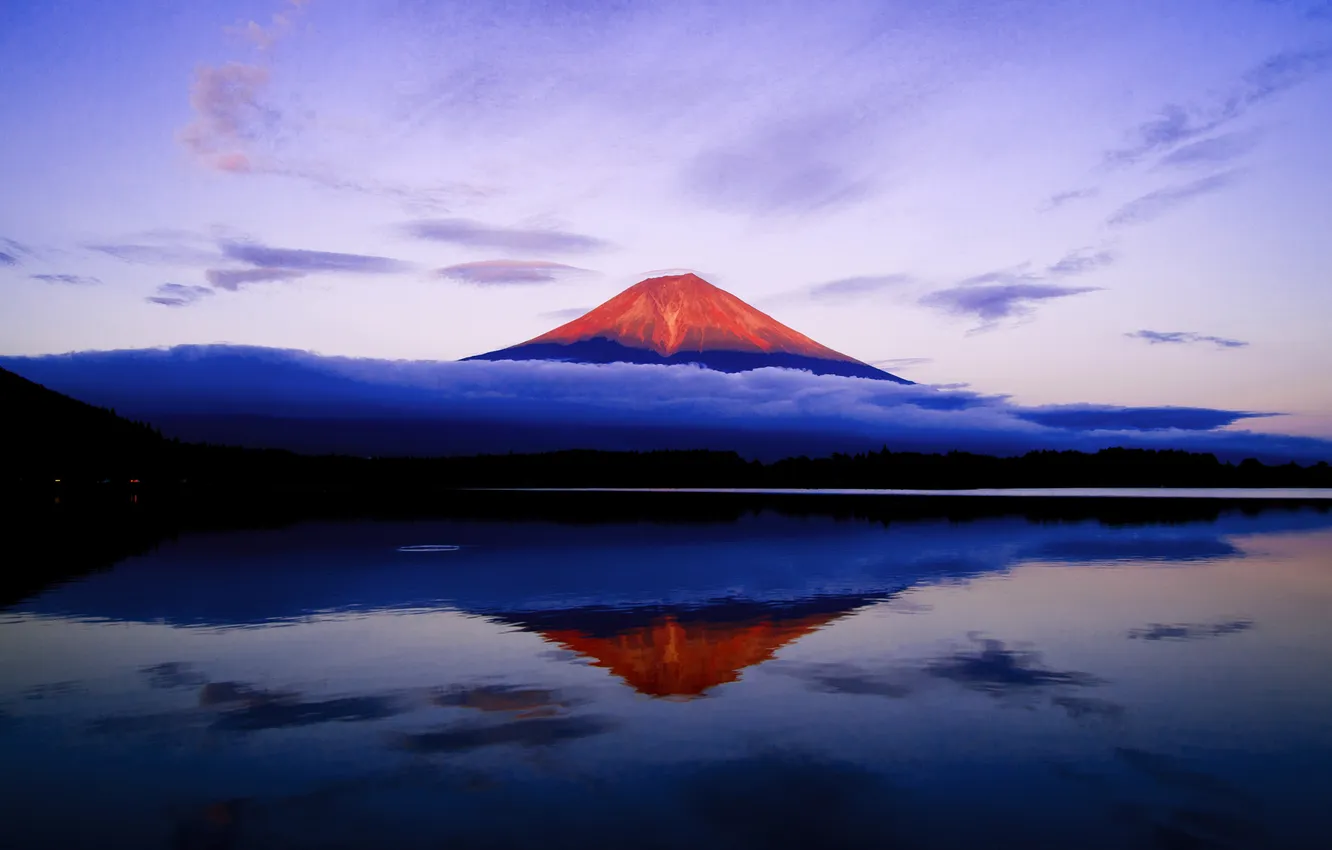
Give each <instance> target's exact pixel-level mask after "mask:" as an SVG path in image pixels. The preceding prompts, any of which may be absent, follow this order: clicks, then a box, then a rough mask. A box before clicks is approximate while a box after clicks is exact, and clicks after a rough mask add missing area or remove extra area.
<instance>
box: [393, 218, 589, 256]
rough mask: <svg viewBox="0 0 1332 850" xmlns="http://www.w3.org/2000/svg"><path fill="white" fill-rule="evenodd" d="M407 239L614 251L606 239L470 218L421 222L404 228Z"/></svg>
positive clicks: (480, 245)
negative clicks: (496, 223)
mask: <svg viewBox="0 0 1332 850" xmlns="http://www.w3.org/2000/svg"><path fill="white" fill-rule="evenodd" d="M403 230H404V231H405V232H406V233H407V235H409V236H411V237H413V238H416V239H421V240H424V241H427V242H445V243H449V244H452V245H462V246H466V247H468V248H495V249H499V250H505V251H523V252H540V253H548V254H576V253H585V252H590V251H602V250H606V249H608V248H610V247H611V244H610V243H609V242H607V241H606V240H604V239H598V238H597V237H595V236H587V235H585V234H582V233H569V232H567V231H563V230H553V229H540V228H524V227H502V226H497V225H488V224H483V223H481V222H478V221H473V220H471V219H466V218H437V219H419V220H417V221H412V222H408V223H407V224H406V225H404V226H403Z"/></svg>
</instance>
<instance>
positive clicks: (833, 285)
mask: <svg viewBox="0 0 1332 850" xmlns="http://www.w3.org/2000/svg"><path fill="white" fill-rule="evenodd" d="M914 280H915V278H913V277H911V275H906V274H886V275H865V276H861V277H845V278H842V279H840V280H832V281H829V282H827V283H820V284H816V285H814V286H811V287H810V288H809V295H810V297H811V298H845V297H849V296H856V295H868V294H870V293H874V292H880V291H882V290H884V289H889V288H891V287H895V286H900V285H902V284H907V283H911V282H913V281H914Z"/></svg>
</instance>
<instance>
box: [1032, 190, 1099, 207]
mask: <svg viewBox="0 0 1332 850" xmlns="http://www.w3.org/2000/svg"><path fill="white" fill-rule="evenodd" d="M1099 194H1101V190H1100V189H1097V188H1095V187H1091V186H1089V187H1087V188H1083V189H1069V190H1067V191H1064V192H1056V193H1055V194H1053V195H1051V196H1050V197H1048V198H1046V199H1045V203H1043V204H1041V207H1040V208H1041V210H1042V211H1045V212H1048V211H1050V210H1054V209H1058V208H1060V207H1062V206H1064V205H1065V204H1071V203H1073V202H1074V201H1084V200H1087V199H1089V198H1094V197H1096V196H1097V195H1099Z"/></svg>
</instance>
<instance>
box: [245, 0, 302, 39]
mask: <svg viewBox="0 0 1332 850" xmlns="http://www.w3.org/2000/svg"><path fill="white" fill-rule="evenodd" d="M309 2H310V0H287V2H286V3H285V4H283V6H282V8H281V9H280V10H279V11H277V12H274V13H273V15H272V17H271V18H270V19H269V22H268V23H267V24H260V23H259V22H258V21H253V20H249V21H246V22H245V23H242V24H237V25H236V26H234V27H230V28H228V32H230V33H231V34H233V35H236V36H238V37H240V38H242V39H244V40H245V41H247V42H249V43H250V44H251V45H253V46H254V47H257V48H258V49H260V50H268V49H269V48H271V47H272V46H273V45H274V44H275V43H276V42H277V41H278V40H279V39H281V38H282V37H283V36H284V35H286V34H287V33H288V32H289V31H290V30H291V27H292V25H293V24H295V22H296V18H297V16H298V15H299V14H300V12H301V10H302V9H303V8H305V6H307V5H308V4H309Z"/></svg>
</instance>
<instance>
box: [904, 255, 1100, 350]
mask: <svg viewBox="0 0 1332 850" xmlns="http://www.w3.org/2000/svg"><path fill="white" fill-rule="evenodd" d="M1118 259H1119V255H1118V254H1116V253H1115V252H1114V251H1111V250H1108V249H1105V248H1081V249H1078V250H1076V251H1070V252H1069V253H1067V254H1065V255H1064V256H1063V257H1060V258H1059V259H1058V260H1056V261H1055V262H1054V263H1051V264H1050V265H1049V266H1046V267H1045V269H1044V270H1043V271H1042V270H1035V271H1034V270H1032V264H1031V263H1029V262H1028V263H1022V264H1020V265H1017V266H1012V267H1010V268H1006V269H995V270H993V271H988V272H983V273H981V274H978V275H973V276H972V277H969V278H966V279H965V280H962V281H959V282H958V283H957V284H955V285H954V286H950V287H947V288H945V289H939V290H936V291H934V292H930V293H928V294H926V295H924V296H922V297H921V298H920V299H919V303H920V304H922V305H924V306H926V307H932V308H935V309H938V310H942V311H943V312H945V313H949V314H952V315H955V316H974V317H976V318H977V319H980V321H981V324H980V325H979V326H977V327H976V328H974V329H973V332H977V331H984V330H989V329H990V328H992V327H994V326H995V325H996V324H997V323H998V322H1000V321H1001V320H1003V319H1011V318H1020V317H1024V316H1028V315H1030V314H1031V313H1032V312H1033V311H1034V310H1035V308H1036V306H1037V305H1038V304H1040V303H1042V302H1045V301H1051V300H1054V299H1058V298H1068V297H1071V296H1074V295H1082V294H1084V293H1087V292H1100V291H1101V290H1102V289H1103V287H1099V286H1069V285H1067V284H1064V283H1059V282H1056V281H1058V280H1060V279H1064V278H1070V277H1077V276H1080V275H1085V274H1090V273H1092V272H1095V271H1097V270H1099V269H1103V268H1106V267H1107V266H1110V265H1112V264H1113V263H1115V262H1116V261H1117V260H1118Z"/></svg>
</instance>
